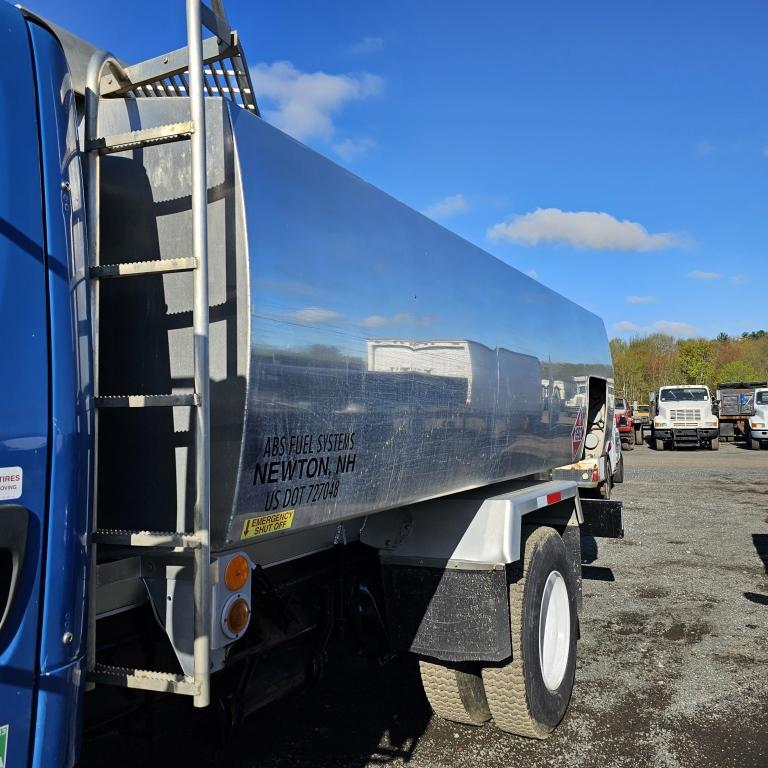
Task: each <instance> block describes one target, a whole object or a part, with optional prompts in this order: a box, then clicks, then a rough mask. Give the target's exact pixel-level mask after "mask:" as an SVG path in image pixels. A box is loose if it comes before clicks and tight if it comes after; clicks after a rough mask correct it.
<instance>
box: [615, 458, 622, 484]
mask: <svg viewBox="0 0 768 768" xmlns="http://www.w3.org/2000/svg"><path fill="white" fill-rule="evenodd" d="M613 482H614V483H623V482H624V457H623V456H619V463H618V464H617V465H616V471H615V472H614V473H613Z"/></svg>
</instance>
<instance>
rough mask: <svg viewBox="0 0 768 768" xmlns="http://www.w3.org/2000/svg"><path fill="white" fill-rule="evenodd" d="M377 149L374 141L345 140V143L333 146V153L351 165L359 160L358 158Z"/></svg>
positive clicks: (364, 139)
mask: <svg viewBox="0 0 768 768" xmlns="http://www.w3.org/2000/svg"><path fill="white" fill-rule="evenodd" d="M375 147H376V142H375V141H374V140H373V139H368V138H362V139H344V141H340V142H338V143H337V144H334V145H333V151H334V152H335V153H336V154H337V155H338V156H339V157H340V158H341V159H342V160H343V161H344V162H345V163H351V162H353V161H355V160H357V158H358V157H362V156H363V155H367V154H368V153H369V152H370V151H371V150H372V149H374V148H375Z"/></svg>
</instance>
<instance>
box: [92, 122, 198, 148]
mask: <svg viewBox="0 0 768 768" xmlns="http://www.w3.org/2000/svg"><path fill="white" fill-rule="evenodd" d="M194 132H195V125H194V123H192V122H191V121H187V122H184V123H169V124H168V125H156V126H154V127H153V128H144V129H143V130H141V131H129V132H128V133H116V134H114V135H113V136H102V137H101V138H98V139H93V140H92V141H86V142H85V148H86V150H88V151H89V152H92V151H93V150H98V152H99V154H100V155H109V154H111V153H112V152H126V151H127V150H129V149H139V148H141V147H149V146H152V145H154V144H169V143H171V142H173V141H185V140H186V139H188V138H189V137H190V136H191V135H192V134H193V133H194Z"/></svg>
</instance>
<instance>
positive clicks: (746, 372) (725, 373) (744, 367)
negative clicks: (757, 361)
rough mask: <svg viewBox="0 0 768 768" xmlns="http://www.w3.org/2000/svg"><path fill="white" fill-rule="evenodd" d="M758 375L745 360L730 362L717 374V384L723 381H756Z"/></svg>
mask: <svg viewBox="0 0 768 768" xmlns="http://www.w3.org/2000/svg"><path fill="white" fill-rule="evenodd" d="M759 378H760V374H759V373H758V372H757V371H756V370H755V369H754V367H753V366H752V364H751V363H748V362H747V361H746V360H731V362H730V363H726V364H725V365H723V366H722V367H721V368H720V369H719V370H718V372H717V380H718V382H725V381H757V380H758V379H759Z"/></svg>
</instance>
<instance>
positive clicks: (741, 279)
mask: <svg viewBox="0 0 768 768" xmlns="http://www.w3.org/2000/svg"><path fill="white" fill-rule="evenodd" d="M731 282H732V283H733V284H734V285H744V283H746V282H747V278H746V275H732V276H731Z"/></svg>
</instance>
